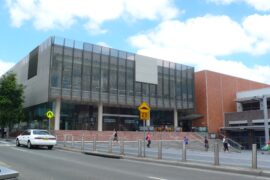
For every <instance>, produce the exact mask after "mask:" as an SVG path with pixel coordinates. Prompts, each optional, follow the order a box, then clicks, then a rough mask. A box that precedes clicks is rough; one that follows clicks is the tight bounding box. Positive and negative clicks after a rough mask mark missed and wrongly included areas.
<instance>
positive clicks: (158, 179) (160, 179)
mask: <svg viewBox="0 0 270 180" xmlns="http://www.w3.org/2000/svg"><path fill="white" fill-rule="evenodd" d="M148 178H149V179H157V180H167V179H163V178H159V177H153V176H148Z"/></svg>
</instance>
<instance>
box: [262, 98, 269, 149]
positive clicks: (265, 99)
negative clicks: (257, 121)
mask: <svg viewBox="0 0 270 180" xmlns="http://www.w3.org/2000/svg"><path fill="white" fill-rule="evenodd" d="M263 114H264V116H263V117H264V134H265V144H267V143H268V141H269V127H268V110H267V97H266V96H265V95H264V96H263Z"/></svg>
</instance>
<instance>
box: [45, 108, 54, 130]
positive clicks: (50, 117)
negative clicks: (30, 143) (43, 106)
mask: <svg viewBox="0 0 270 180" xmlns="http://www.w3.org/2000/svg"><path fill="white" fill-rule="evenodd" d="M46 116H47V118H48V119H49V124H48V126H49V128H48V129H49V132H50V131H51V119H52V118H53V117H54V114H53V112H52V111H47V112H46Z"/></svg>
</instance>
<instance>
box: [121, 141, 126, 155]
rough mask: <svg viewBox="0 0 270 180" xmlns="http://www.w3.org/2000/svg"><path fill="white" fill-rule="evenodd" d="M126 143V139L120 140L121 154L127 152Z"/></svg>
mask: <svg viewBox="0 0 270 180" xmlns="http://www.w3.org/2000/svg"><path fill="white" fill-rule="evenodd" d="M124 143H125V141H124V140H123V141H121V142H120V154H121V155H124V154H125V149H124V148H125V146H124Z"/></svg>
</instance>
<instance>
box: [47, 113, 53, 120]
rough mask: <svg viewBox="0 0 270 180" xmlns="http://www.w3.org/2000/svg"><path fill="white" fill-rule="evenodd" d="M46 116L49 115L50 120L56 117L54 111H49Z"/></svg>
mask: <svg viewBox="0 0 270 180" xmlns="http://www.w3.org/2000/svg"><path fill="white" fill-rule="evenodd" d="M46 115H47V118H49V119H51V118H53V117H54V114H53V112H52V111H47V113H46Z"/></svg>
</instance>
